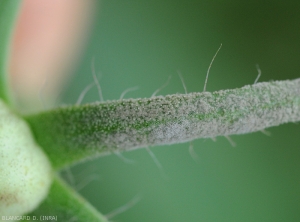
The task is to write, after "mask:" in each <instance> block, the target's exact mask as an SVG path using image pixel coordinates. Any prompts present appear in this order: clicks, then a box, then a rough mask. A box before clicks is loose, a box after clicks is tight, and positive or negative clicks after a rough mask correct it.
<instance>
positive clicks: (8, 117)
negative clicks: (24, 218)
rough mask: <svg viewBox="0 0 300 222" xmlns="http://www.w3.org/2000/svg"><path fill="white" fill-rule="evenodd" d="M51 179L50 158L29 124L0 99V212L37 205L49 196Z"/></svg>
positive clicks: (12, 212)
mask: <svg viewBox="0 0 300 222" xmlns="http://www.w3.org/2000/svg"><path fill="white" fill-rule="evenodd" d="M51 181H52V167H51V165H50V162H49V160H48V158H47V157H46V155H45V154H44V153H43V151H42V150H41V149H40V148H39V147H38V145H37V144H36V143H35V141H34V139H33V137H32V134H31V131H30V129H29V127H28V126H27V124H26V123H25V122H24V121H23V120H22V119H20V118H19V117H18V116H16V115H15V114H13V113H12V112H11V111H10V110H9V109H8V108H7V107H6V106H5V105H4V103H3V102H2V101H1V100H0V216H12V215H13V216H19V215H23V214H26V213H28V212H30V211H32V210H33V209H35V208H36V207H37V206H38V205H39V204H40V202H41V201H42V200H43V199H44V198H45V197H46V196H47V194H48V190H49V188H50V185H51ZM0 221H2V219H1V217H0Z"/></svg>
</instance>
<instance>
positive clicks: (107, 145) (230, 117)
mask: <svg viewBox="0 0 300 222" xmlns="http://www.w3.org/2000/svg"><path fill="white" fill-rule="evenodd" d="M26 119H27V120H28V121H29V123H30V126H31V127H32V130H33V132H34V134H35V136H36V138H37V141H38V142H39V143H40V145H41V146H42V147H47V149H46V150H45V151H46V152H47V153H48V155H49V157H50V159H51V160H52V162H53V164H54V167H58V168H59V167H61V166H63V165H64V164H67V163H72V162H74V161H76V160H78V159H82V157H84V156H92V154H93V155H95V154H100V153H107V152H112V151H115V150H118V151H122V150H129V149H134V148H138V147H146V146H152V145H159V144H172V143H178V142H185V141H189V140H193V139H196V138H207V137H216V136H226V135H231V134H243V133H250V132H254V131H258V130H263V129H265V128H267V127H271V126H277V125H279V124H282V123H286V122H297V121H299V120H300V79H296V80H292V81H290V80H287V81H275V82H268V83H258V84H255V85H252V86H244V87H242V88H240V89H233V90H221V91H217V92H212V93H211V92H202V93H190V94H175V95H168V96H164V97H163V96H157V97H153V98H149V99H126V100H118V101H106V102H101V103H94V104H89V105H85V106H67V107H61V108H58V109H56V110H52V111H49V112H44V113H40V114H36V115H33V116H28V117H26ZM50 144H51V145H50ZM58 153H60V158H57V156H58Z"/></svg>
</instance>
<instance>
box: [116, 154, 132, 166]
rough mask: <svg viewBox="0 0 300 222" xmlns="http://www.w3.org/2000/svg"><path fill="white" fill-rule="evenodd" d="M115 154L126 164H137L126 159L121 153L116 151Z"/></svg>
mask: <svg viewBox="0 0 300 222" xmlns="http://www.w3.org/2000/svg"><path fill="white" fill-rule="evenodd" d="M114 154H116V156H117V157H119V158H120V159H121V160H123V162H124V163H129V164H134V163H135V161H134V160H131V159H128V158H126V157H125V156H123V155H122V153H120V152H119V151H114Z"/></svg>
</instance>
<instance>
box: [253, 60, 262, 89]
mask: <svg viewBox="0 0 300 222" xmlns="http://www.w3.org/2000/svg"><path fill="white" fill-rule="evenodd" d="M256 69H257V72H258V75H257V77H256V79H255V81H254V84H256V83H257V82H258V80H259V77H260V76H261V70H260V68H259V65H258V64H256Z"/></svg>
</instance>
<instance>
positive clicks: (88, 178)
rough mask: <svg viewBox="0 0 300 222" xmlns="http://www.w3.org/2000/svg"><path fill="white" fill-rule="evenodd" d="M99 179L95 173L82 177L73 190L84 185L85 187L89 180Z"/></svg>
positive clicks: (78, 189)
mask: <svg viewBox="0 0 300 222" xmlns="http://www.w3.org/2000/svg"><path fill="white" fill-rule="evenodd" d="M99 179H100V177H99V175H97V174H92V175H89V176H87V177H86V178H84V179H83V180H82V181H81V182H80V183H78V184H76V186H75V190H76V191H80V190H82V189H83V188H84V187H86V186H87V185H88V184H90V183H91V182H93V181H95V180H99Z"/></svg>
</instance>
